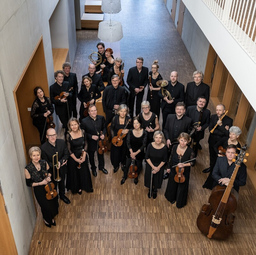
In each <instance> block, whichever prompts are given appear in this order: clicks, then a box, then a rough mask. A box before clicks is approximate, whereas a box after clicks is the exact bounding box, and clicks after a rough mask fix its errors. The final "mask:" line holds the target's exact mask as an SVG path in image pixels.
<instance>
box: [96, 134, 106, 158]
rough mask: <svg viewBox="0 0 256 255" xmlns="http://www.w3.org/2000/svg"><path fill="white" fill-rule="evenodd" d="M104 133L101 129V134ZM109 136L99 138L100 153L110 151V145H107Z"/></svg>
mask: <svg viewBox="0 0 256 255" xmlns="http://www.w3.org/2000/svg"><path fill="white" fill-rule="evenodd" d="M100 135H102V131H101V134H100ZM107 140H108V138H107V136H105V137H104V139H101V138H100V139H99V143H98V153H99V154H100V155H102V154H103V153H104V152H107V151H108V146H107Z"/></svg>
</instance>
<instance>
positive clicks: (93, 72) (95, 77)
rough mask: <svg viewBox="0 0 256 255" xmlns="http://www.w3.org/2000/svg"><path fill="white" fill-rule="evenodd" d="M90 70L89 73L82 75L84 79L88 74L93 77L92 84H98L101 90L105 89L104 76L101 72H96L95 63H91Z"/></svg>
mask: <svg viewBox="0 0 256 255" xmlns="http://www.w3.org/2000/svg"><path fill="white" fill-rule="evenodd" d="M88 70H89V73H87V74H84V75H83V76H82V79H83V78H84V77H85V76H88V77H90V78H91V79H92V84H94V85H96V86H97V88H98V90H99V91H100V92H101V91H103V90H104V88H105V86H104V83H103V81H102V78H101V74H97V73H96V67H95V65H94V64H89V67H88Z"/></svg>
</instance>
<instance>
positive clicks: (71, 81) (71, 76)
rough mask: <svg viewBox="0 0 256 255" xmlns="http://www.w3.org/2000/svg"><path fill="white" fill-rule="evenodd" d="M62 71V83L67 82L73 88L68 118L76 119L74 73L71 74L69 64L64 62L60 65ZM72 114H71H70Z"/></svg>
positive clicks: (75, 83) (76, 87) (75, 78)
mask: <svg viewBox="0 0 256 255" xmlns="http://www.w3.org/2000/svg"><path fill="white" fill-rule="evenodd" d="M62 69H63V72H64V74H65V75H64V81H67V82H69V87H71V88H73V93H72V99H71V112H70V116H73V117H74V118H77V110H76V98H77V94H78V86H77V84H78V82H77V77H76V73H71V72H70V70H71V65H70V63H69V62H65V63H64V64H63V65H62ZM71 113H72V114H71Z"/></svg>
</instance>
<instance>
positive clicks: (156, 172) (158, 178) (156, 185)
mask: <svg viewBox="0 0 256 255" xmlns="http://www.w3.org/2000/svg"><path fill="white" fill-rule="evenodd" d="M145 159H146V162H147V164H146V171H145V186H146V187H147V188H149V191H148V197H149V198H151V194H153V198H154V199H155V198H156V197H157V189H160V188H161V186H162V182H163V174H164V166H165V163H166V162H167V159H168V149H167V146H166V145H165V138H164V134H163V132H162V131H156V132H155V133H154V142H152V143H150V144H149V145H148V148H147V153H146V157H145Z"/></svg>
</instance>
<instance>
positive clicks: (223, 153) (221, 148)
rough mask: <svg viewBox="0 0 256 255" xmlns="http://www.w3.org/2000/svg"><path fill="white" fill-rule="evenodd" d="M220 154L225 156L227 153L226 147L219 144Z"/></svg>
mask: <svg viewBox="0 0 256 255" xmlns="http://www.w3.org/2000/svg"><path fill="white" fill-rule="evenodd" d="M218 154H220V155H221V156H225V155H226V149H224V148H223V146H219V147H218Z"/></svg>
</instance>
